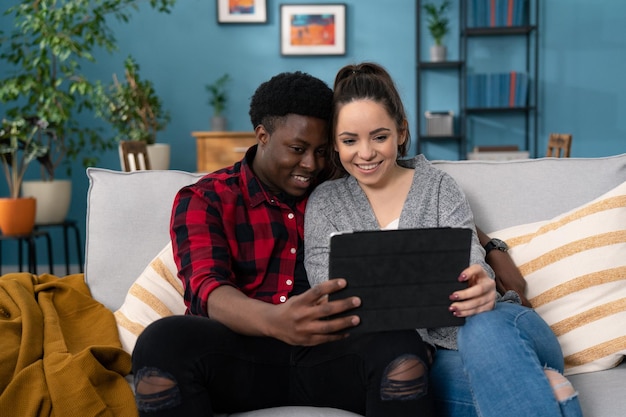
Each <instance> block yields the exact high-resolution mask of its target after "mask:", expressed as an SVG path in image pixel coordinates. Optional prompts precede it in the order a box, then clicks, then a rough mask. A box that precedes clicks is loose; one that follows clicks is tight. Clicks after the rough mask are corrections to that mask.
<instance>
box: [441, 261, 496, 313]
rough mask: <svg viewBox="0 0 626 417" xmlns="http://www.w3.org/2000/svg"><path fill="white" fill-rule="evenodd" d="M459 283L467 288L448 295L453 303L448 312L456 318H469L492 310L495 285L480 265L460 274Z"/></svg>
mask: <svg viewBox="0 0 626 417" xmlns="http://www.w3.org/2000/svg"><path fill="white" fill-rule="evenodd" d="M459 281H465V282H467V283H468V288H467V289H464V290H460V291H455V292H454V293H452V294H451V295H450V300H452V301H454V302H453V303H452V304H451V305H450V307H449V310H450V311H451V312H452V314H454V315H455V316H457V317H469V316H473V315H474V314H478V313H482V312H483V311H490V310H493V307H494V306H495V302H496V283H495V281H494V280H492V279H491V278H490V277H489V275H487V272H486V271H485V270H484V269H483V268H482V267H481V266H480V265H471V266H470V267H469V268H467V269H465V270H464V271H463V272H461V275H460V276H459Z"/></svg>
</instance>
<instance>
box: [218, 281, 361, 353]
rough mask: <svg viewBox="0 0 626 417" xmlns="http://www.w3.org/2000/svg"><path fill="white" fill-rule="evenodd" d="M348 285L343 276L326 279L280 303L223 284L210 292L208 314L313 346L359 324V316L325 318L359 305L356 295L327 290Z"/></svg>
mask: <svg viewBox="0 0 626 417" xmlns="http://www.w3.org/2000/svg"><path fill="white" fill-rule="evenodd" d="M345 286H346V281H345V280H344V279H334V280H330V281H326V282H323V283H321V284H319V285H316V286H315V287H313V288H311V289H309V290H308V291H306V292H304V293H302V294H300V295H297V296H293V297H290V298H289V299H288V300H287V301H286V302H285V303H283V304H277V305H274V304H270V303H266V302H263V301H259V300H255V299H252V298H249V297H248V296H246V295H245V294H243V293H242V292H241V291H239V290H238V289H237V288H234V287H231V286H221V287H218V288H216V289H215V290H213V292H211V294H210V296H209V300H208V307H209V315H210V317H211V318H213V319H215V320H217V321H219V322H221V323H223V324H225V325H226V326H227V327H229V328H230V329H232V330H233V331H235V332H237V333H240V334H244V335H249V336H267V337H273V338H275V339H278V340H282V341H283V342H285V343H288V344H291V345H301V346H314V345H318V344H320V343H326V342H330V341H334V340H339V339H342V338H344V337H346V335H345V334H337V333H338V332H340V331H342V330H344V329H347V328H350V327H354V326H356V325H358V324H359V318H358V316H349V317H341V318H335V319H332V320H328V319H326V318H327V317H328V316H331V315H333V314H337V313H341V312H344V311H347V310H350V309H353V308H355V307H358V306H359V305H360V303H361V302H360V300H359V299H358V298H357V297H350V298H346V299H342V300H336V301H328V294H330V293H333V292H335V291H338V290H340V289H342V288H344V287H345Z"/></svg>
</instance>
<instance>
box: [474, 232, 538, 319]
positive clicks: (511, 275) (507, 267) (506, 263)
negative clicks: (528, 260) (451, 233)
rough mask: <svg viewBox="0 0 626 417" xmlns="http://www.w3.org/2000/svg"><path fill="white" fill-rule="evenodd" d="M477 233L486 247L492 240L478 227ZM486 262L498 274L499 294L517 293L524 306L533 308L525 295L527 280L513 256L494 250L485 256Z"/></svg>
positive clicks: (497, 287) (497, 285)
mask: <svg viewBox="0 0 626 417" xmlns="http://www.w3.org/2000/svg"><path fill="white" fill-rule="evenodd" d="M476 232H477V233H478V239H479V240H480V244H481V245H482V246H483V247H484V246H485V245H486V244H487V243H488V242H489V241H490V240H491V238H490V237H489V236H487V235H486V234H485V233H484V232H483V231H482V230H480V229H479V228H478V227H476ZM485 260H486V261H487V263H488V264H489V265H490V266H491V269H493V271H494V272H495V274H496V289H497V290H498V292H499V293H501V294H504V293H505V292H507V291H509V290H512V291H515V292H516V293H517V294H518V295H519V296H520V298H521V300H522V304H523V305H525V306H526V307H531V305H530V302H529V301H528V299H526V296H525V295H524V294H525V293H526V280H525V279H524V277H523V276H522V274H521V273H520V271H519V269H518V268H517V266H516V265H515V263H514V262H513V259H512V258H511V256H510V255H509V254H508V253H506V252H503V251H500V250H492V251H490V252H489V253H488V254H487V255H486V256H485Z"/></svg>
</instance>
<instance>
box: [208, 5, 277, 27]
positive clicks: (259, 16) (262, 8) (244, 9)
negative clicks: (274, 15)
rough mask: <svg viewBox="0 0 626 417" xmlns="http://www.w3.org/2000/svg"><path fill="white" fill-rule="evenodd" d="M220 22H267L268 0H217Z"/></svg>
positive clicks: (218, 20) (218, 19)
mask: <svg viewBox="0 0 626 417" xmlns="http://www.w3.org/2000/svg"><path fill="white" fill-rule="evenodd" d="M217 22H218V23H265V22H267V0H217Z"/></svg>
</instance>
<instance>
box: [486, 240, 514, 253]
mask: <svg viewBox="0 0 626 417" xmlns="http://www.w3.org/2000/svg"><path fill="white" fill-rule="evenodd" d="M484 248H485V252H486V253H485V255H486V254H488V253H489V252H491V251H492V250H494V249H497V250H499V251H501V252H506V251H508V250H509V246H508V245H507V244H506V242H505V241H503V240H500V239H496V238H493V239H491V240H490V241H489V242H487V244H486V245H485V246H484Z"/></svg>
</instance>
